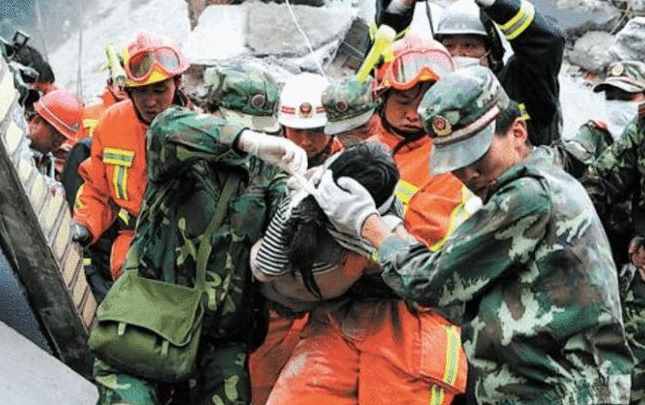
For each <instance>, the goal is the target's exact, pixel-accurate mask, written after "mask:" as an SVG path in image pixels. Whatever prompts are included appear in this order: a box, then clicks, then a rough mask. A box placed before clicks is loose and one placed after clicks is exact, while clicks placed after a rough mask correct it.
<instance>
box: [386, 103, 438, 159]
mask: <svg viewBox="0 0 645 405" xmlns="http://www.w3.org/2000/svg"><path fill="white" fill-rule="evenodd" d="M388 93H389V91H388V92H386V93H385V94H383V95H382V97H383V102H382V103H381V104H379V106H378V107H377V108H376V111H377V112H378V115H379V116H380V117H381V122H382V123H383V126H384V127H385V129H387V130H388V131H390V132H392V133H393V134H395V135H398V136H400V137H401V138H403V140H401V142H399V143H398V144H396V146H395V147H394V148H393V149H392V155H394V154H395V153H396V152H398V151H399V149H401V148H402V147H404V146H405V145H407V144H409V143H412V142H414V141H418V140H419V139H421V138H423V137H424V136H426V132H425V130H423V129H421V130H419V131H415V132H407V131H401V130H399V129H397V128H396V127H395V126H393V125H392V124H390V122H389V121H388V120H387V118H386V117H385V113H384V111H383V109H384V108H385V103H386V98H387V96H388Z"/></svg>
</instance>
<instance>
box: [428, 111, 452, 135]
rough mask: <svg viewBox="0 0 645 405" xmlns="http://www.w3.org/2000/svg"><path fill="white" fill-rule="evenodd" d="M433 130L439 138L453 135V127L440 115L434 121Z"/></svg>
mask: <svg viewBox="0 0 645 405" xmlns="http://www.w3.org/2000/svg"><path fill="white" fill-rule="evenodd" d="M432 130H433V131H434V133H435V134H437V136H446V135H450V134H451V133H452V125H450V122H448V120H447V119H445V118H444V117H442V116H440V115H438V116H436V117H434V118H433V119H432Z"/></svg>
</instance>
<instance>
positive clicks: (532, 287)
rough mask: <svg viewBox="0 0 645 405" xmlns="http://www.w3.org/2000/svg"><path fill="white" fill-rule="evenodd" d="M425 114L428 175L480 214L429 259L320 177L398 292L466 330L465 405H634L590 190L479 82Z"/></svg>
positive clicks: (354, 196)
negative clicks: (457, 187)
mask: <svg viewBox="0 0 645 405" xmlns="http://www.w3.org/2000/svg"><path fill="white" fill-rule="evenodd" d="M419 112H420V116H421V118H422V120H423V123H424V126H425V128H426V131H427V132H428V133H429V134H430V136H431V137H432V138H433V140H434V148H433V151H432V156H431V159H430V162H431V168H430V171H431V172H432V173H443V172H447V171H453V173H454V174H455V175H457V177H459V178H460V179H461V180H462V181H463V182H464V183H465V184H466V185H467V186H468V187H469V188H470V189H471V190H473V191H474V192H475V193H476V194H478V195H479V196H480V197H481V198H482V199H483V200H484V204H485V205H484V206H483V207H482V208H481V210H479V211H478V212H476V213H475V214H473V215H472V216H471V217H470V218H468V219H467V220H466V221H465V222H464V223H463V224H462V225H461V226H460V227H459V228H457V229H456V230H455V232H454V233H453V234H452V235H451V236H450V237H449V238H448V240H447V242H446V244H445V246H444V247H443V248H442V250H440V251H438V252H432V251H430V250H428V248H427V247H426V246H424V245H422V244H420V243H418V242H417V241H414V240H409V239H408V240H406V239H403V238H400V237H397V236H396V235H392V234H391V233H390V232H389V231H387V228H386V227H385V226H384V224H383V223H382V222H381V220H380V218H379V216H378V215H377V214H375V210H374V204H373V202H370V201H369V197H367V196H366V194H365V190H364V189H362V187H360V185H357V184H352V183H351V182H345V183H343V186H344V188H342V189H341V188H340V187H338V185H337V184H336V183H335V182H334V181H333V177H332V176H331V173H326V174H325V175H323V177H322V180H321V183H320V185H319V187H318V199H319V203H320V205H321V207H323V209H324V210H325V212H326V214H327V215H328V217H329V218H330V219H332V220H333V222H334V223H335V226H336V227H337V228H339V229H343V230H345V231H346V232H353V233H354V234H357V233H358V234H361V235H362V236H363V237H364V238H366V239H367V240H368V241H370V242H371V243H373V244H374V245H375V246H377V247H379V248H380V249H379V262H380V263H381V265H382V266H383V268H384V271H383V278H384V279H385V281H386V282H387V283H388V284H389V285H390V286H391V287H392V288H393V289H394V290H395V291H397V292H398V293H399V294H401V295H402V296H403V297H406V298H410V299H413V300H416V301H418V302H421V303H423V304H426V305H430V306H433V307H436V308H437V309H438V310H439V311H440V312H441V313H443V314H444V315H446V316H447V317H448V319H450V320H452V321H453V322H456V323H458V324H461V326H462V338H463V342H464V349H465V351H466V355H467V356H468V360H469V361H470V373H469V381H468V391H467V395H468V402H469V403H472V404H475V403H477V404H513V405H516V404H626V403H627V402H628V398H629V389H630V373H631V369H632V362H631V357H630V352H629V349H628V347H627V343H626V340H625V335H624V331H623V325H622V318H621V312H620V303H619V297H618V283H617V278H616V268H615V266H614V264H613V262H612V259H611V252H610V249H609V245H608V242H607V239H606V236H605V233H604V231H603V229H602V225H601V223H600V220H599V219H598V217H597V216H596V214H595V213H594V210H593V209H592V204H591V201H590V200H589V199H588V198H587V197H586V196H585V192H584V189H583V188H582V187H581V186H580V184H578V183H577V182H576V181H575V180H574V179H573V178H572V177H571V176H569V175H567V174H566V173H564V172H563V171H562V170H559V169H558V168H556V167H555V166H552V165H551V164H550V163H549V162H550V160H549V159H548V158H547V157H545V156H544V154H543V153H542V149H535V150H534V151H532V152H531V150H530V149H529V148H528V147H527V145H526V139H527V137H528V133H527V132H528V131H527V128H526V123H525V122H524V121H523V120H522V119H521V118H520V112H519V108H518V107H517V105H516V103H514V102H512V101H510V100H509V98H508V96H507V95H506V93H505V92H504V91H503V90H502V88H501V86H500V84H499V82H498V80H497V79H496V78H495V76H494V75H493V74H492V72H490V71H489V70H487V69H485V68H482V67H479V66H477V67H470V68H466V69H463V70H460V71H458V72H455V73H450V74H447V75H445V76H444V77H442V79H441V80H439V81H438V82H437V83H436V84H435V85H434V86H433V87H431V88H430V90H428V92H427V93H426V94H425V96H424V98H423V100H422V102H421V105H420V106H419ZM590 269H592V270H593V271H590Z"/></svg>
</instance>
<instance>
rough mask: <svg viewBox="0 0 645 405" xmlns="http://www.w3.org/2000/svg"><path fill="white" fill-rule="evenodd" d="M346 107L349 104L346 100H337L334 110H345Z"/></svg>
mask: <svg viewBox="0 0 645 405" xmlns="http://www.w3.org/2000/svg"><path fill="white" fill-rule="evenodd" d="M348 108H349V106H348V105H347V102H345V101H339V102H337V103H336V110H337V111H338V112H345V111H347V109H348Z"/></svg>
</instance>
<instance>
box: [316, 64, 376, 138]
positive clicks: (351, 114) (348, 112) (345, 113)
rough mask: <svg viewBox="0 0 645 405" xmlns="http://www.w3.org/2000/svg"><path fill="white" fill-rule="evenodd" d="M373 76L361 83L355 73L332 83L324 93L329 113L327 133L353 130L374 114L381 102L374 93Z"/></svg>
mask: <svg viewBox="0 0 645 405" xmlns="http://www.w3.org/2000/svg"><path fill="white" fill-rule="evenodd" d="M372 80H373V79H372V77H369V76H368V78H367V80H365V81H364V82H363V83H359V82H358V80H357V79H356V76H355V75H352V76H347V77H344V78H343V79H341V80H337V81H335V82H333V83H331V84H330V85H329V86H327V88H326V89H325V91H323V93H322V104H323V107H325V112H326V113H327V124H325V133H326V134H329V135H334V134H338V133H341V132H346V131H351V130H353V129H356V128H358V127H360V126H362V125H365V123H367V121H369V119H370V118H371V117H372V115H374V111H375V110H376V107H377V106H378V104H379V102H378V101H377V100H375V99H374V96H373V93H372Z"/></svg>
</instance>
